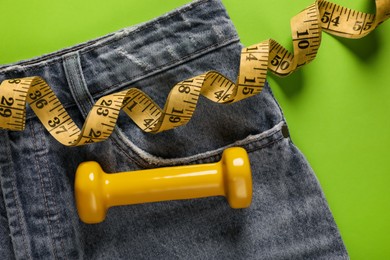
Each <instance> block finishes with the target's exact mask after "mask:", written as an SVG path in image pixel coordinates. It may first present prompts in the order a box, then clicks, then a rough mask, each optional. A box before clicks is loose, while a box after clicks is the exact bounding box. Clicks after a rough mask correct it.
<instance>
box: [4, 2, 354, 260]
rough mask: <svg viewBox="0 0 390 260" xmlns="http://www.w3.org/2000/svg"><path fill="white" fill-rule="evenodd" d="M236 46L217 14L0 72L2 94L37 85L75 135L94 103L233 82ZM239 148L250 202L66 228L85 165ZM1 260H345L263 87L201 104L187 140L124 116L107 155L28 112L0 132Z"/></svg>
mask: <svg viewBox="0 0 390 260" xmlns="http://www.w3.org/2000/svg"><path fill="white" fill-rule="evenodd" d="M241 48H242V45H241V44H240V41H239V38H238V36H237V33H236V31H235V29H234V26H233V25H232V23H231V21H230V19H229V17H228V15H227V14H226V11H225V8H224V7H223V5H222V4H221V3H220V1H219V0H200V1H195V2H193V3H190V4H188V5H185V6H183V7H181V8H178V9H177V10H174V11H172V12H170V13H168V14H166V15H163V16H161V17H159V18H157V19H154V20H152V21H149V22H147V23H144V24H140V25H137V26H134V27H130V28H126V29H123V30H120V31H117V32H114V33H112V34H109V35H107V36H104V37H102V38H99V39H96V40H92V41H89V42H86V43H83V44H80V45H77V46H74V47H71V48H68V49H64V50H61V51H58V52H56V53H52V54H48V55H45V56H42V57H38V58H35V59H31V60H28V61H21V62H18V63H16V64H11V65H5V66H1V67H0V81H2V80H5V79H8V78H17V77H27V76H33V75H38V76H41V77H43V78H44V79H45V80H46V81H47V82H48V83H49V85H50V86H51V87H52V88H53V90H54V92H55V93H56V95H57V96H58V97H59V99H60V100H61V102H62V103H63V104H64V106H65V107H66V109H67V111H68V112H69V114H70V115H71V117H72V118H73V119H74V120H75V122H76V123H77V124H78V125H79V126H81V125H82V124H83V122H84V119H85V117H86V115H87V113H88V111H89V110H90V109H91V106H92V105H93V103H94V101H95V100H97V99H98V98H99V97H101V96H103V95H106V94H109V93H113V92H116V91H120V90H123V89H127V88H130V87H138V88H140V89H142V90H143V91H144V92H146V93H147V94H149V95H150V96H151V97H152V98H153V99H154V100H155V101H156V102H157V103H158V104H159V105H160V106H162V107H163V106H164V103H165V100H166V97H167V95H168V93H169V91H170V88H171V87H172V86H173V85H174V84H175V83H177V82H179V81H181V80H184V79H187V78H190V77H192V76H194V75H198V74H201V73H203V72H206V71H209V70H217V71H220V72H222V73H223V74H224V75H226V76H227V77H229V78H231V79H232V80H235V79H236V78H237V73H238V66H239V58H240V51H241ZM230 146H241V147H244V148H245V149H246V150H247V151H248V153H249V156H250V161H251V166H252V173H253V202H252V205H251V207H250V208H247V209H240V210H236V209H231V208H230V207H229V205H228V203H227V202H226V201H225V199H224V198H223V197H211V198H203V199H194V200H180V201H168V202H157V203H148V204H139V205H131V206H121V207H114V208H111V209H110V210H109V211H108V215H107V217H106V220H105V221H104V222H102V223H100V224H93V225H87V224H84V223H82V222H81V221H80V220H79V218H78V215H77V210H76V208H75V202H74V188H73V184H74V175H75V171H76V168H77V166H78V165H79V164H80V163H81V162H83V161H87V160H94V161H98V162H99V163H100V164H101V165H102V167H103V169H104V170H105V171H106V172H121V171H129V170H138V169H145V168H154V167H164V166H171V165H183V164H195V163H208V162H214V161H218V160H219V159H220V155H221V152H222V151H223V150H224V149H225V148H227V147H230ZM0 183H1V193H0V214H1V216H0V243H1V247H0V259H13V258H16V259H327V260H328V259H347V258H348V256H347V252H346V249H345V247H344V245H343V242H342V240H341V237H340V234H339V232H338V229H337V226H336V224H335V222H334V220H333V217H332V215H331V212H330V210H329V207H328V205H327V202H326V200H325V198H324V195H323V193H322V191H321V188H320V186H319V183H318V180H317V179H316V177H315V175H314V173H313V171H312V169H311V168H310V166H309V164H308V162H307V161H306V159H305V157H304V156H303V155H302V154H301V152H300V151H299V150H298V149H297V148H296V147H295V145H294V144H293V143H292V141H291V139H290V137H289V133H288V129H287V125H286V122H285V119H284V116H283V114H282V111H281V109H280V107H279V106H278V104H277V102H276V101H275V99H274V97H273V95H272V92H271V89H270V88H269V86H268V84H266V86H265V88H264V90H263V91H262V92H261V93H260V94H259V95H257V96H255V97H252V98H249V99H246V100H243V101H240V102H238V103H234V104H231V105H220V104H215V103H213V102H210V101H209V100H206V99H205V98H202V97H201V98H200V100H199V104H198V107H197V110H196V111H195V113H194V116H193V119H192V120H191V121H190V122H189V123H188V124H187V125H186V126H184V127H179V128H177V129H173V130H169V131H166V132H163V133H159V134H155V135H153V134H148V133H145V132H143V131H141V130H140V129H139V128H138V127H136V126H135V124H134V123H133V122H132V121H131V120H130V119H129V118H128V117H127V116H126V115H125V114H124V113H121V115H120V118H119V121H118V124H117V126H116V128H115V130H114V133H113V134H112V136H111V137H110V138H109V139H108V140H107V141H105V142H102V143H97V144H93V145H87V146H82V147H72V148H69V147H65V146H63V145H61V144H60V143H58V142H57V141H56V140H54V138H53V137H52V136H51V135H50V134H49V133H48V132H47V131H46V130H45V129H44V127H43V125H42V124H41V123H40V122H39V121H38V119H37V117H36V116H35V114H34V113H32V111H31V110H30V108H29V107H28V108H27V121H26V129H25V130H24V131H22V132H11V131H5V130H1V131H0Z"/></svg>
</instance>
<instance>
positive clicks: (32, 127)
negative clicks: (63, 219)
mask: <svg viewBox="0 0 390 260" xmlns="http://www.w3.org/2000/svg"><path fill="white" fill-rule="evenodd" d="M30 132H31V136H32V138H33V140H34V142H33V146H34V149H35V150H37V140H38V139H37V138H36V134H35V131H34V124H33V123H30ZM34 157H35V168H36V169H37V171H38V173H37V174H38V176H39V180H40V183H41V189H42V196H43V199H44V203H45V213H46V216H45V219H46V223H47V226H48V228H49V233H50V235H49V237H50V241H51V249H52V251H53V253H54V257H55V258H56V259H58V253H57V247H56V246H55V242H54V237H53V235H54V233H53V227H52V223H51V221H50V220H49V216H50V212H49V210H48V208H49V205H48V201H47V196H46V193H45V187H44V186H45V185H44V181H43V177H42V170H41V167H40V165H39V160H38V157H37V153H34Z"/></svg>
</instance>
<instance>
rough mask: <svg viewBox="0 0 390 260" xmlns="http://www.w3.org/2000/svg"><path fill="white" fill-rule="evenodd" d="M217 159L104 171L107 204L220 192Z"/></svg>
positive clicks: (222, 187) (214, 194)
mask: <svg viewBox="0 0 390 260" xmlns="http://www.w3.org/2000/svg"><path fill="white" fill-rule="evenodd" d="M221 166H222V165H221V164H219V163H213V164H203V165H193V166H192V165H191V166H180V167H169V168H160V169H151V170H142V171H132V172H123V173H116V174H105V175H104V180H103V182H104V188H103V189H104V190H105V194H106V201H107V204H106V205H107V206H108V207H110V206H119V205H128V204H138V203H146V202H155V201H165V200H178V199H192V198H201V197H209V196H218V195H224V185H223V175H222V167H221Z"/></svg>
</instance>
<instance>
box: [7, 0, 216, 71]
mask: <svg viewBox="0 0 390 260" xmlns="http://www.w3.org/2000/svg"><path fill="white" fill-rule="evenodd" d="M207 2H210V1H209V0H199V1H197V2H193V3H190V4H188V5H187V6H184V7H181V9H180V7H179V9H176V10H172V11H171V12H170V13H167V14H165V15H164V14H162V15H161V16H159V17H157V18H155V19H154V20H152V21H149V22H146V23H144V24H140V25H133V27H137V28H136V29H135V30H133V31H130V32H128V33H126V29H128V30H129V29H131V27H132V26H129V27H126V28H124V29H121V30H118V31H116V32H112V33H109V34H107V35H104V36H101V37H99V38H97V39H94V40H90V41H87V42H85V43H80V44H79V45H76V46H73V47H69V48H68V49H67V48H65V49H63V50H60V51H58V53H51V54H46V55H44V56H41V57H37V58H35V59H36V61H37V62H43V61H45V60H46V59H47V58H50V55H51V56H53V55H56V54H58V55H61V56H62V55H64V54H67V53H70V52H73V51H80V53H87V52H89V51H92V50H94V49H95V47H96V48H101V47H104V46H106V45H108V44H110V43H112V42H115V41H118V40H122V39H123V38H124V37H127V36H128V35H131V34H133V33H138V32H140V31H143V30H146V29H148V28H149V27H151V26H152V25H153V26H154V25H155V24H157V23H159V22H161V21H165V20H168V19H171V18H172V17H174V16H176V15H179V14H180V15H181V14H183V13H185V12H188V11H190V10H192V9H194V8H195V7H197V6H199V5H202V4H204V3H207ZM119 33H122V34H123V35H120V36H119V35H116V34H119ZM110 37H112V39H109V40H107V41H104V42H103V40H104V39H105V38H110ZM100 40H102V42H101V43H100V44H96V42H98V41H100ZM88 47H89V48H88ZM84 48H85V51H84V52H83V49H84ZM61 56H54V57H52V60H51V61H47V62H44V63H42V64H37V65H35V66H34V67H35V68H43V67H47V66H49V65H51V64H53V63H55V62H57V60H58V59H61ZM33 60H34V59H31V60H30V62H32V61H33ZM25 62H29V60H26V61H25ZM12 66H23V62H22V63H21V64H14V65H12V64H11V65H9V66H6V67H4V68H3V69H7V67H12ZM1 69H2V68H1V67H0V70H1ZM30 70H31V68H26V69H24V68H22V69H21V71H30ZM5 73H6V72H5V71H4V72H2V71H0V75H1V74H5Z"/></svg>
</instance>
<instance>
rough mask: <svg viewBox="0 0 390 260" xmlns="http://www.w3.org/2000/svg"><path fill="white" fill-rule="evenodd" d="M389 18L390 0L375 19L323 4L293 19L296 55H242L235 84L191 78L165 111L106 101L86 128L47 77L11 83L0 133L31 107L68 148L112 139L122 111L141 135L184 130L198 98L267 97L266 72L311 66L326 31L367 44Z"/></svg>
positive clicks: (275, 46)
mask: <svg viewBox="0 0 390 260" xmlns="http://www.w3.org/2000/svg"><path fill="white" fill-rule="evenodd" d="M389 17H390V0H376V13H375V14H367V13H363V12H358V11H354V10H351V9H349V8H345V7H342V6H339V5H336V4H334V3H330V2H327V1H322V0H318V1H316V2H315V3H313V4H312V5H310V6H308V7H307V8H306V9H304V10H303V11H301V12H300V13H299V14H298V15H296V16H294V17H293V18H292V20H291V31H292V41H293V48H294V53H290V52H289V51H288V50H286V49H285V48H284V47H283V46H281V45H280V44H279V43H277V42H276V41H274V40H272V39H269V40H266V41H263V42H261V43H259V44H255V45H252V46H249V47H246V48H243V50H242V52H241V61H240V70H239V76H238V80H237V82H236V83H235V82H232V81H231V80H229V79H228V78H226V77H225V76H224V75H222V74H220V73H219V72H216V71H209V72H206V73H204V74H201V75H198V76H195V77H193V78H190V79H186V80H184V81H181V82H179V83H177V84H176V85H175V86H174V87H173V88H172V90H171V91H170V93H169V95H168V98H167V101H166V103H165V107H164V108H163V109H162V108H160V107H159V106H158V105H157V104H156V103H155V102H154V101H153V100H152V99H151V98H150V97H148V96H147V95H146V94H145V93H143V92H142V91H141V90H139V89H137V88H131V89H128V90H124V91H121V92H117V93H114V94H111V95H107V96H104V97H102V98H100V99H99V100H98V101H97V102H96V103H95V105H94V106H93V107H92V109H91V111H90V112H89V114H88V116H87V118H86V120H85V123H84V125H83V127H82V129H80V128H79V127H78V126H77V125H76V124H75V123H74V122H73V120H72V119H71V117H70V116H69V114H68V113H67V112H66V110H65V108H64V107H63V106H62V104H61V102H60V101H59V100H58V98H57V97H56V95H55V94H54V93H53V91H52V90H51V88H50V86H49V85H48V84H47V83H46V82H45V81H44V80H43V79H42V78H40V77H27V78H18V79H9V80H5V81H3V82H2V83H1V84H0V128H2V129H8V130H18V131H21V130H23V129H24V127H25V120H26V102H28V103H29V104H30V107H31V108H32V109H33V111H34V112H35V114H36V115H37V116H38V118H39V120H40V121H41V122H42V124H43V125H44V126H45V127H46V129H47V130H48V131H49V133H50V134H51V135H52V136H53V137H54V138H55V139H56V140H58V141H59V142H60V143H62V144H64V145H66V146H77V145H84V144H89V143H95V142H100V141H103V140H105V139H107V138H108V137H109V136H110V135H111V133H112V131H113V130H114V127H115V125H116V121H117V119H118V116H119V112H120V110H123V111H124V112H125V113H126V114H127V115H128V116H129V117H130V118H131V119H132V120H133V121H134V123H135V124H137V125H138V126H139V127H140V128H141V129H142V130H144V131H146V132H152V133H158V132H161V131H164V130H168V129H172V128H175V127H178V126H181V125H184V124H186V123H187V122H188V121H189V120H190V119H191V117H192V114H193V113H194V111H195V108H196V104H197V102H198V99H199V96H200V95H203V96H204V97H206V98H208V99H210V100H212V101H214V102H216V103H223V104H229V103H233V102H237V101H239V100H242V99H244V98H248V97H251V96H253V95H256V94H258V93H260V92H261V90H262V89H263V86H264V84H265V81H266V76H267V71H268V70H271V71H272V72H273V73H274V74H276V75H278V76H287V75H289V74H291V73H292V72H294V71H295V70H296V69H297V68H299V67H301V66H303V65H305V64H308V63H310V62H311V61H312V60H313V59H314V58H315V57H316V54H317V51H318V48H319V47H320V43H321V31H322V30H324V31H326V32H328V33H330V34H333V35H337V36H341V37H345V38H361V37H364V36H365V35H367V34H368V33H370V32H371V31H373V30H374V29H375V28H376V27H377V26H378V25H379V24H381V23H382V22H384V21H385V20H386V19H388V18H389Z"/></svg>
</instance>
